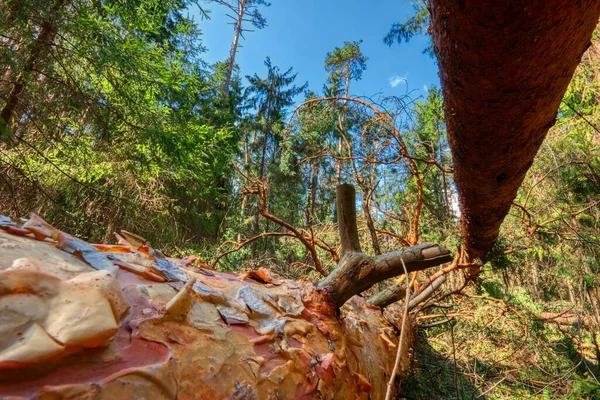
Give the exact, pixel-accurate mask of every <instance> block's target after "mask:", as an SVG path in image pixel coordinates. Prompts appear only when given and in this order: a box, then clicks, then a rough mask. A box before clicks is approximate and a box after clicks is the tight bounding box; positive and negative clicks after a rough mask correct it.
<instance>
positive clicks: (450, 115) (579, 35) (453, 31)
mask: <svg viewBox="0 0 600 400" xmlns="http://www.w3.org/2000/svg"><path fill="white" fill-rule="evenodd" d="M430 12H431V29H432V33H433V41H434V48H435V53H436V55H437V59H438V62H439V65H440V77H441V81H442V88H443V93H444V103H445V104H444V108H445V114H446V123H447V129H448V137H449V142H450V147H451V149H452V154H453V157H454V170H455V172H454V180H455V182H456V187H457V190H458V194H459V201H460V207H461V212H462V217H461V218H462V219H461V229H462V234H463V238H464V240H465V245H466V251H467V253H468V254H469V255H470V256H472V257H484V256H485V255H486V254H487V252H488V251H489V250H490V249H491V248H492V246H493V245H494V243H495V241H496V238H497V237H498V232H499V228H500V224H501V223H502V221H503V220H504V217H505V216H506V214H507V213H508V211H509V208H510V207H511V204H512V201H513V199H514V198H515V196H516V193H517V190H518V188H519V186H520V185H521V182H522V181H523V178H524V177H525V174H526V173H527V170H528V169H529V167H530V166H531V164H532V162H533V158H534V157H535V155H536V153H537V151H538V148H539V147H540V145H541V143H542V141H543V140H544V137H545V136H546V132H547V131H548V129H549V128H550V127H551V126H552V125H553V124H554V121H555V117H556V113H557V110H558V106H559V103H560V101H561V98H562V96H563V94H564V93H565V90H566V89H567V86H568V84H569V81H570V80H571V77H572V76H573V73H574V71H575V68H576V67H577V65H578V64H579V61H580V60H581V56H582V54H583V53H584V51H585V50H586V49H587V47H588V46H589V45H590V39H591V37H592V32H593V31H594V28H595V27H596V24H597V23H598V16H599V15H600V2H599V1H597V0H569V1H562V0H561V1H558V0H557V1H548V0H478V1H475V0H462V1H453V0H432V1H431V2H430Z"/></svg>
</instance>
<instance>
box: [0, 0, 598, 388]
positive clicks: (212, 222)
mask: <svg viewBox="0 0 600 400" xmlns="http://www.w3.org/2000/svg"><path fill="white" fill-rule="evenodd" d="M269 6H270V4H269V3H267V2H266V1H263V0H245V1H228V0H212V1H205V2H201V3H197V2H194V1H188V0H168V1H162V0H135V1H96V0H93V1H80V0H74V1H70V2H66V1H64V0H52V1H47V2H38V1H33V0H22V1H16V0H0V9H2V10H3V12H2V13H1V15H0V76H1V77H2V78H1V80H0V108H1V110H0V214H4V215H7V216H10V217H11V218H13V219H15V220H16V219H18V218H19V217H26V216H28V215H29V214H30V213H32V212H34V213H36V214H39V215H40V216H42V217H43V218H44V219H45V220H47V221H48V222H50V223H52V224H53V225H54V226H56V227H57V228H59V229H61V230H64V231H66V232H69V233H71V234H73V235H76V236H78V237H80V238H83V239H85V240H87V241H90V242H94V243H113V242H114V239H113V232H115V231H117V230H122V229H124V230H127V231H130V232H135V233H136V234H138V235H140V236H142V237H144V238H145V239H147V240H148V241H149V242H151V243H152V245H153V246H155V247H157V248H161V249H163V250H164V252H165V253H167V254H169V255H172V256H178V257H183V256H190V255H194V256H196V257H197V258H199V259H201V260H202V263H203V264H204V265H205V266H207V267H209V268H213V269H216V270H221V271H243V270H248V269H257V268H259V267H265V268H269V269H271V270H272V271H274V272H276V273H277V274H279V275H280V276H282V277H285V278H294V279H299V278H305V279H319V278H321V277H323V276H326V275H327V274H328V273H329V272H330V271H332V270H333V269H334V267H335V266H336V264H337V263H338V262H339V260H340V255H341V254H340V253H341V252H340V241H339V237H338V235H337V222H338V221H337V210H336V198H335V191H336V186H337V185H339V184H341V183H350V184H353V185H354V186H355V188H356V192H357V200H358V201H357V213H358V231H359V235H360V245H361V247H362V250H363V251H364V252H365V253H368V254H371V255H381V254H383V253H386V252H389V251H392V250H395V249H399V248H403V247H409V246H413V245H416V244H418V243H424V242H432V243H439V244H440V245H443V246H445V247H446V248H448V249H456V248H457V246H458V248H459V249H460V245H461V244H462V239H461V234H460V230H459V219H460V212H461V211H460V209H459V205H458V198H457V192H456V187H455V184H454V181H453V171H454V170H453V161H452V155H451V152H450V147H449V143H448V138H447V135H446V124H445V116H444V110H443V101H444V100H443V95H442V91H441V90H440V89H439V88H437V87H431V88H429V90H428V93H426V95H423V96H416V95H414V94H412V93H407V94H406V95H404V96H400V97H383V96H381V95H376V94H375V95H373V97H364V96H355V95H353V87H354V85H355V84H356V82H357V81H359V80H360V79H361V76H362V75H363V72H364V71H365V70H366V69H367V68H369V65H370V64H371V63H373V64H374V63H377V60H375V59H368V58H367V57H366V56H365V55H364V54H363V52H362V51H361V44H362V43H361V42H360V41H348V42H345V43H340V44H339V46H338V47H336V48H332V49H331V50H330V52H329V53H327V54H324V55H323V69H324V70H325V71H326V72H327V74H328V75H327V79H326V81H324V82H318V83H314V82H311V84H312V85H315V84H316V85H319V86H322V89H321V90H320V91H318V92H315V91H310V90H308V85H307V83H306V82H302V81H299V80H298V79H297V75H296V73H295V71H294V69H293V66H289V65H279V66H278V65H274V63H273V62H272V61H271V60H270V59H269V58H267V59H266V60H264V66H265V69H264V73H262V74H259V73H255V74H251V75H249V74H248V73H247V72H246V71H244V70H243V69H241V68H240V67H239V66H238V65H237V64H236V55H237V53H238V48H239V44H240V41H242V40H247V41H251V40H252V35H251V34H248V35H246V36H247V37H244V32H248V31H250V30H252V29H267V30H268V29H269V27H268V25H267V22H268V21H267V20H266V19H265V17H264V16H263V13H264V9H265V8H266V7H269ZM223 9H224V10H226V11H227V12H228V13H230V14H231V16H232V18H233V27H234V29H233V30H232V31H231V37H230V38H228V40H229V42H228V45H231V52H230V57H229V58H228V59H226V60H223V61H222V62H219V63H216V64H209V63H207V62H205V61H204V60H203V57H204V54H205V52H206V48H205V47H204V46H203V43H202V35H201V29H202V24H203V21H204V20H205V19H204V18H209V17H210V11H211V10H214V11H216V10H221V11H222V10H223ZM190 15H196V17H195V18H192V17H191V16H190ZM428 24H429V15H428V11H427V8H426V7H424V5H423V4H422V3H421V2H416V3H415V14H414V15H413V16H412V17H411V18H410V19H408V20H406V21H400V22H399V23H398V24H395V25H393V26H391V27H390V31H389V34H388V35H387V36H385V37H382V38H381V40H385V42H386V44H388V45H390V46H393V48H394V49H395V51H398V52H402V48H403V46H404V43H405V42H406V41H408V40H410V39H411V38H413V37H414V36H416V35H421V34H427V26H428ZM424 51H426V52H428V53H430V54H431V57H434V55H433V52H432V49H424ZM599 221H600V38H599V37H598V33H597V32H596V33H595V34H594V38H593V43H592V45H591V46H590V47H589V49H588V50H587V52H586V53H585V55H584V57H583V59H582V61H581V64H580V65H579V67H578V69H577V71H576V73H575V76H574V78H573V79H572V81H571V84H570V86H569V88H568V90H567V93H566V95H565V96H564V98H563V100H562V102H561V105H560V109H559V113H558V118H557V121H556V124H555V126H554V127H552V128H551V129H550V131H549V133H548V135H547V137H546V140H545V141H544V143H543V145H542V147H541V148H540V150H539V153H538V154H537V157H536V159H535V162H534V163H533V165H532V166H531V169H530V170H529V172H528V173H527V175H526V178H525V180H524V182H523V184H522V186H521V188H520V189H519V192H518V194H517V197H516V199H515V200H514V203H513V205H512V208H511V210H510V213H509V215H508V217H507V218H506V220H505V221H504V223H503V225H502V227H501V233H500V236H499V238H498V240H497V243H496V245H495V247H494V249H493V251H492V253H491V255H490V256H489V257H488V259H487V260H485V261H486V263H485V264H484V266H483V270H482V272H481V273H479V274H478V275H469V274H467V273H464V272H462V271H460V270H455V271H452V273H449V274H448V275H447V279H446V281H445V283H444V284H443V286H441V287H440V288H439V290H438V292H437V294H436V296H435V298H434V299H433V301H431V302H430V303H428V304H427V305H426V306H423V307H420V308H418V309H416V310H415V311H414V312H415V319H416V321H417V323H418V324H417V328H416V331H415V335H416V345H415V348H414V350H413V360H412V363H411V366H410V368H409V370H408V371H407V372H406V373H405V378H404V380H403V383H402V385H403V386H402V391H401V397H400V398H407V399H433V398H440V399H442V398H443V399H474V398H489V399H515V398H535V399H559V398H565V399H580V398H586V399H587V398H589V399H593V398H600V383H599V379H600V364H599V362H600V347H599V346H600V338H599V337H598V331H599V329H600V280H599V278H598V276H599V272H600V226H599ZM435 273H437V272H435V271H427V272H420V273H419V274H417V275H415V277H414V278H413V281H412V282H411V285H412V286H413V287H414V288H415V289H418V288H419V286H420V285H422V284H423V283H424V282H427V281H428V280H429V279H430V276H431V275H432V274H435ZM397 283H402V279H401V278H394V280H390V282H389V284H397ZM383 287H384V285H383V284H380V285H379V289H382V288H383Z"/></svg>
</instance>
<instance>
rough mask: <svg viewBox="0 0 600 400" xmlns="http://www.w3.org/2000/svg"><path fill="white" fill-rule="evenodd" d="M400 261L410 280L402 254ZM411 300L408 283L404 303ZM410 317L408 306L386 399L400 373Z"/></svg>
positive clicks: (389, 396) (405, 310)
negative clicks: (399, 368)
mask: <svg viewBox="0 0 600 400" xmlns="http://www.w3.org/2000/svg"><path fill="white" fill-rule="evenodd" d="M400 261H402V268H404V276H406V280H407V281H408V271H407V270H406V265H405V264H404V258H403V257H402V256H400ZM409 300H410V285H406V298H405V299H404V304H406V305H408V302H409ZM407 319H408V307H404V316H403V317H402V327H401V329H400V339H398V352H397V353H396V361H395V363H394V369H393V370H392V375H391V376H390V380H389V381H388V384H387V391H386V392H385V400H390V399H391V398H392V393H393V387H394V382H395V380H396V375H397V374H398V367H399V366H400V359H401V358H402V342H403V340H404V332H405V331H406V320H407Z"/></svg>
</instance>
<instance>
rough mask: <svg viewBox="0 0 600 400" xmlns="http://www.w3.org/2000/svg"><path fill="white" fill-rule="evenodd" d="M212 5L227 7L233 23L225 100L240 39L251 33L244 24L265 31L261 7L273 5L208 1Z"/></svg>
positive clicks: (240, 0)
mask: <svg viewBox="0 0 600 400" xmlns="http://www.w3.org/2000/svg"><path fill="white" fill-rule="evenodd" d="M206 1H208V2H211V3H216V4H219V5H221V6H224V7H226V8H227V9H228V10H229V12H230V13H228V14H227V16H228V17H229V18H231V19H232V20H233V21H234V22H233V31H234V33H233V42H232V43H231V52H230V54H229V60H228V69H227V75H226V76H225V82H224V84H223V93H222V97H223V98H225V97H227V95H228V94H229V84H230V82H231V74H232V73H233V68H234V66H235V56H236V55H237V51H238V47H239V41H240V37H241V38H244V32H249V31H250V30H249V29H245V28H244V23H248V22H249V23H250V24H251V25H252V26H253V27H254V28H256V29H263V28H264V27H266V26H267V20H266V19H265V17H263V15H262V14H261V13H260V11H259V8H260V6H264V7H269V6H270V5H271V3H269V2H267V1H265V0H206Z"/></svg>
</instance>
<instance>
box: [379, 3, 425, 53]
mask: <svg viewBox="0 0 600 400" xmlns="http://www.w3.org/2000/svg"><path fill="white" fill-rule="evenodd" d="M412 3H413V8H414V10H415V12H414V14H413V15H412V16H411V17H410V18H409V19H408V20H406V21H405V22H396V23H394V24H392V27H391V28H390V30H389V31H388V33H387V34H386V35H385V37H384V38H383V42H384V43H385V44H387V45H388V46H391V45H393V44H394V43H402V42H408V41H409V40H410V39H412V38H413V37H415V36H418V35H424V34H429V32H428V29H429V10H428V8H427V2H425V1H423V0H412ZM423 53H424V54H429V55H430V56H431V57H433V56H434V54H433V43H432V42H430V44H429V46H427V48H426V49H424V50H423Z"/></svg>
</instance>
